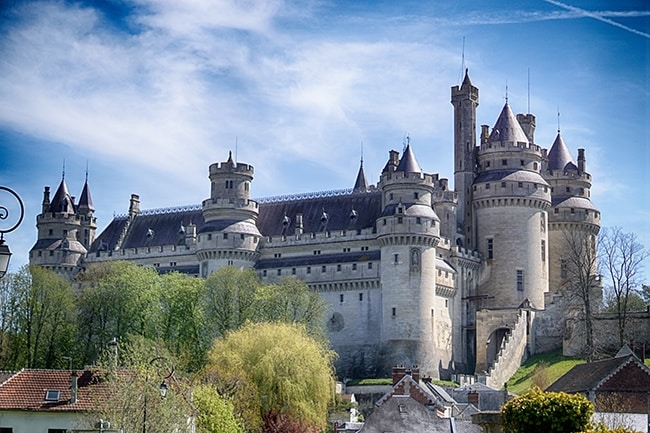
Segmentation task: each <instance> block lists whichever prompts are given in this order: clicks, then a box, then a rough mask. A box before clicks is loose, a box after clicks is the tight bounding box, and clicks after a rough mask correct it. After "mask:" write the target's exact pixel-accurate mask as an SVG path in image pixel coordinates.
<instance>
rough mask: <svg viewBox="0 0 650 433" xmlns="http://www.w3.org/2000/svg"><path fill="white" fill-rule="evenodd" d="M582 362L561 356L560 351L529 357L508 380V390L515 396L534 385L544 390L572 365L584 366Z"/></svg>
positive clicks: (581, 360) (582, 360)
mask: <svg viewBox="0 0 650 433" xmlns="http://www.w3.org/2000/svg"><path fill="white" fill-rule="evenodd" d="M584 362H585V360H584V359H576V358H568V357H566V356H562V350H557V351H553V352H547V353H540V354H538V355H534V356H531V357H530V358H528V359H527V360H526V362H524V364H523V365H522V366H521V367H519V370H517V372H516V373H515V374H514V375H513V376H512V377H511V378H510V380H509V381H508V390H509V391H511V392H513V393H515V394H523V393H525V392H526V391H528V390H530V389H531V388H532V387H533V386H535V385H539V386H540V387H541V388H546V387H547V386H548V385H550V384H551V383H553V382H555V381H556V380H557V379H558V378H559V377H560V376H562V375H563V374H564V373H566V372H567V371H569V370H570V369H571V368H572V367H573V366H574V365H578V364H584Z"/></svg>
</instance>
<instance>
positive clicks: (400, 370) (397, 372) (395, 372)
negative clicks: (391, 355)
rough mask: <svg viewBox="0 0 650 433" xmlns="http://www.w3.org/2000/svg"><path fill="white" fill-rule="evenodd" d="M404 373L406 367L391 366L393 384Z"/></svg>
mask: <svg viewBox="0 0 650 433" xmlns="http://www.w3.org/2000/svg"><path fill="white" fill-rule="evenodd" d="M405 375H406V368H405V367H404V366H403V365H397V366H395V367H393V386H395V385H396V384H397V382H399V381H400V380H402V378H403V377H404V376H405Z"/></svg>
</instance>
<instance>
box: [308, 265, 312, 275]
mask: <svg viewBox="0 0 650 433" xmlns="http://www.w3.org/2000/svg"><path fill="white" fill-rule="evenodd" d="M307 273H308V274H311V266H307Z"/></svg>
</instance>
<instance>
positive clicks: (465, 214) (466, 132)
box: [451, 70, 478, 248]
mask: <svg viewBox="0 0 650 433" xmlns="http://www.w3.org/2000/svg"><path fill="white" fill-rule="evenodd" d="M451 103H452V104H453V106H454V161H455V162H454V164H455V166H454V189H455V190H456V192H457V194H458V207H457V219H458V226H459V227H460V228H461V230H462V235H463V237H464V240H463V239H462V238H461V239H458V240H457V241H456V243H457V244H461V245H460V246H463V247H467V248H476V244H475V241H476V239H475V237H474V233H475V230H476V228H475V227H474V226H473V220H474V218H473V212H472V191H471V187H472V184H473V182H474V178H475V177H476V107H478V88H477V87H475V86H474V85H472V82H471V80H470V79H469V73H468V71H467V70H465V78H464V79H463V83H462V84H461V85H460V86H454V87H452V88H451ZM463 244H464V245H463Z"/></svg>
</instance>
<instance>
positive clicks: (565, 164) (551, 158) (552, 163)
mask: <svg viewBox="0 0 650 433" xmlns="http://www.w3.org/2000/svg"><path fill="white" fill-rule="evenodd" d="M548 170H549V171H553V170H560V171H566V170H576V171H577V170H578V166H577V165H576V163H575V161H573V157H572V156H571V152H569V149H568V148H567V146H566V144H564V140H563V139H562V136H561V135H560V133H559V132H558V133H557V136H556V137H555V141H554V142H553V145H552V146H551V149H550V150H549V151H548Z"/></svg>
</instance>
